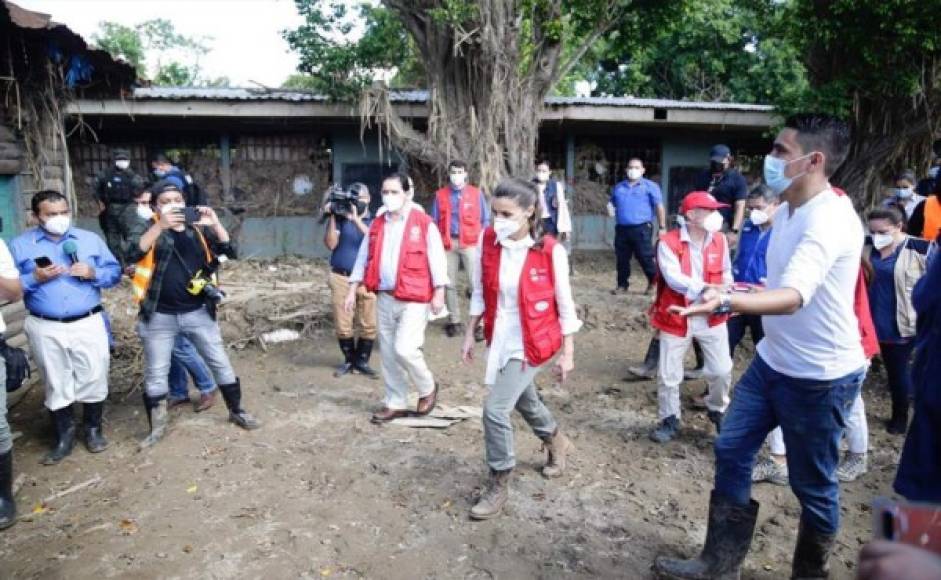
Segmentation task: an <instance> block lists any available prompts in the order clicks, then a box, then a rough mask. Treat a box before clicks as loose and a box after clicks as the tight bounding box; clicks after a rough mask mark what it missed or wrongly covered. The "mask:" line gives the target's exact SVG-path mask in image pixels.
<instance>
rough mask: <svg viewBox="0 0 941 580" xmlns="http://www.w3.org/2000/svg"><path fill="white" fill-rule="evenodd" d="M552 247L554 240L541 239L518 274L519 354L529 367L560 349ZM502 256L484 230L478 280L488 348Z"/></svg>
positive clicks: (491, 234)
mask: <svg viewBox="0 0 941 580" xmlns="http://www.w3.org/2000/svg"><path fill="white" fill-rule="evenodd" d="M555 244H556V241H555V238H553V237H551V236H546V237H544V238H543V239H542V247H541V248H537V247H533V248H531V249H530V250H529V252H528V254H527V255H526V262H525V263H524V264H523V270H522V272H521V273H520V281H519V298H518V300H519V311H520V327H521V328H522V331H523V350H524V352H525V355H526V362H527V363H529V364H530V365H533V366H539V365H541V364H543V363H544V362H546V361H548V360H549V359H551V358H552V357H553V356H555V354H556V353H557V352H559V349H561V348H562V324H561V323H560V322H559V305H558V303H557V302H556V300H555V273H554V271H553V268H552V248H554V247H555ZM502 255H503V246H501V245H500V244H498V243H497V234H496V233H495V232H494V231H493V228H487V229H486V230H485V231H484V239H483V252H482V255H481V258H480V268H481V270H480V277H481V284H482V286H483V291H484V315H483V318H484V337H485V338H486V339H487V345H488V346H489V345H490V343H491V342H493V327H494V323H495V322H496V319H497V302H498V299H499V295H500V257H501V256H502Z"/></svg>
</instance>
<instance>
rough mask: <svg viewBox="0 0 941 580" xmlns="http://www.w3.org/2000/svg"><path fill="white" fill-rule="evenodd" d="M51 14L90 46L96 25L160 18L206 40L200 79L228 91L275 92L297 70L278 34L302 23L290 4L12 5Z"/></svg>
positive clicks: (48, 1) (152, 0)
mask: <svg viewBox="0 0 941 580" xmlns="http://www.w3.org/2000/svg"><path fill="white" fill-rule="evenodd" d="M13 2H14V3H15V4H18V5H20V6H22V7H23V8H26V9H27V10H33V11H36V12H44V13H47V14H51V15H52V19H53V20H54V21H56V22H61V23H62V24H65V25H66V26H68V27H69V28H71V29H72V30H73V31H75V32H77V33H78V34H80V35H82V37H83V38H84V39H85V40H86V41H88V42H89V43H90V42H91V37H92V34H93V33H94V32H96V31H97V30H98V23H99V22H101V21H102V20H110V21H112V22H117V23H119V24H124V25H126V26H134V25H135V24H139V23H141V22H143V21H145V20H151V19H154V18H165V19H167V20H169V21H171V22H172V23H173V25H174V27H175V28H176V30H177V32H179V33H181V34H184V35H186V36H193V37H200V36H211V37H213V40H211V41H209V42H207V44H208V45H209V47H210V52H209V53H208V54H207V55H205V56H204V57H203V58H202V59H201V60H200V67H201V68H202V70H203V73H204V76H206V77H209V78H215V77H220V76H225V77H229V79H230V81H231V84H232V86H255V85H254V84H253V83H251V81H256V82H258V83H261V84H263V85H266V86H273V87H277V86H280V85H281V83H282V82H283V81H284V79H286V78H287V77H288V76H289V75H291V74H292V73H294V72H295V71H296V67H297V60H298V59H297V56H296V55H295V54H294V53H292V52H290V51H289V49H288V44H287V42H286V41H285V40H284V39H283V38H282V37H281V30H284V29H286V28H296V27H297V26H299V25H300V24H302V23H303V19H302V18H301V17H300V16H299V15H298V14H297V10H296V9H295V7H294V2H293V1H292V0H160V1H156V0H13Z"/></svg>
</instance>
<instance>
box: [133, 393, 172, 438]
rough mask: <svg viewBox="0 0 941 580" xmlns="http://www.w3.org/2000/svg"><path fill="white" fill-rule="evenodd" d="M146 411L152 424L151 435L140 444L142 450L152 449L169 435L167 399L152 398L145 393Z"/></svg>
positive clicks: (164, 397)
mask: <svg viewBox="0 0 941 580" xmlns="http://www.w3.org/2000/svg"><path fill="white" fill-rule="evenodd" d="M144 409H146V410H147V421H148V422H149V423H150V434H149V435H147V437H144V440H143V441H141V442H140V448H141V450H144V449H147V448H148V447H152V446H153V445H155V444H156V443H157V442H158V441H160V440H161V439H163V436H164V435H166V434H167V423H168V418H167V397H166V395H164V396H162V397H150V396H148V395H147V393H144Z"/></svg>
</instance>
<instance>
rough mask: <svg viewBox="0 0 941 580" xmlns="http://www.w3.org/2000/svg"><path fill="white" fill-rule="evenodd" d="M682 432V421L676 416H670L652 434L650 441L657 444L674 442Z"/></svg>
mask: <svg viewBox="0 0 941 580" xmlns="http://www.w3.org/2000/svg"><path fill="white" fill-rule="evenodd" d="M679 431H680V420H679V419H677V418H676V415H670V416H669V417H667V418H666V419H664V420H663V421H660V425H659V426H658V427H657V428H656V429H654V430H653V431H651V432H650V440H651V441H653V442H655V443H667V442H669V441H672V440H673V438H674V437H676V435H677V433H679Z"/></svg>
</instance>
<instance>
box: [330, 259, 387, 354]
mask: <svg viewBox="0 0 941 580" xmlns="http://www.w3.org/2000/svg"><path fill="white" fill-rule="evenodd" d="M349 290H350V279H349V277H348V276H341V275H340V274H337V273H336V272H330V292H331V293H332V295H333V323H334V325H335V326H336V333H337V338H339V339H344V338H355V336H356V335H355V332H354V331H355V330H356V329H358V330H359V337H360V338H364V339H366V340H375V339H376V334H377V329H376V295H375V294H373V293H372V292H368V291H367V290H366V287H365V286H363V285H362V284H360V285H359V288H358V289H357V291H356V309H355V310H354V311H353V312H347V311H346V309H345V308H343V302H344V301H345V300H346V294H347V292H349ZM354 323H355V325H356V327H357V328H356V329H354V328H353V326H354Z"/></svg>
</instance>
